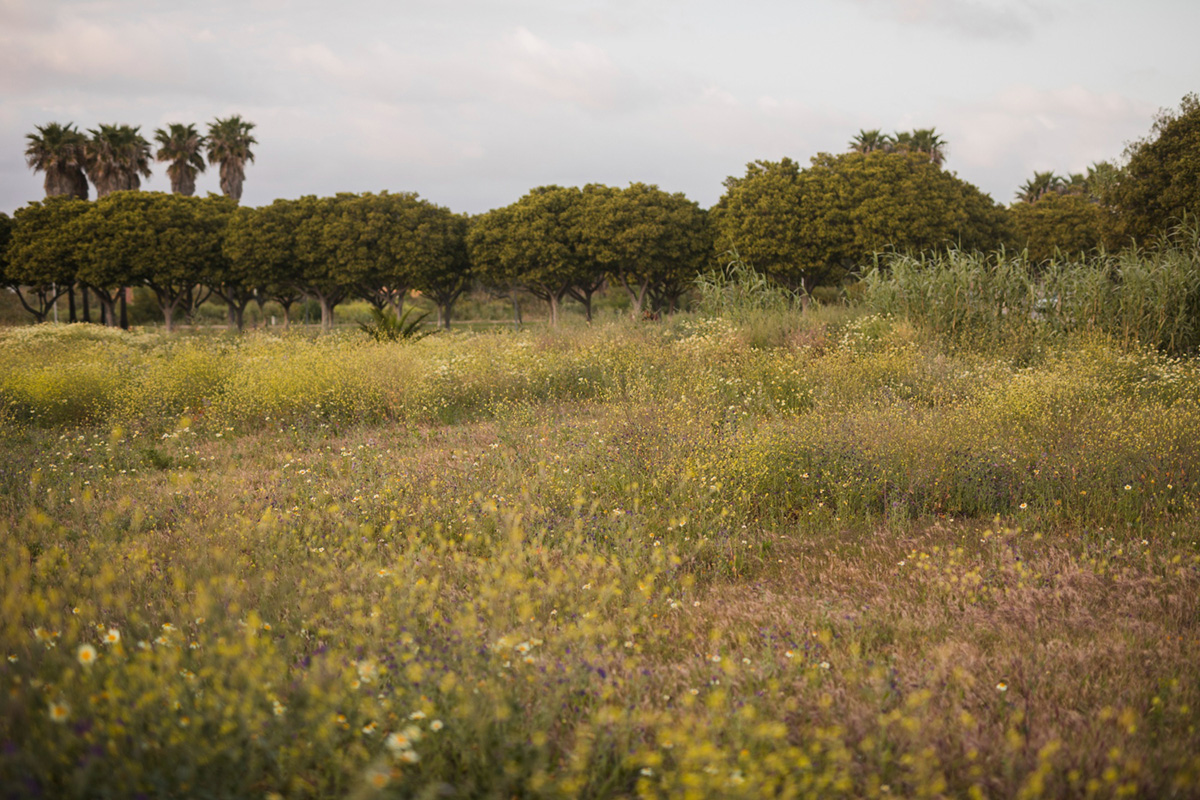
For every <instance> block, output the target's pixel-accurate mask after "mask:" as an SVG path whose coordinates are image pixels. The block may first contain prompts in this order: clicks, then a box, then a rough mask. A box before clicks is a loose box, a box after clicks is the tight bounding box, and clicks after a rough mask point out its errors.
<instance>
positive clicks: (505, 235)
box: [468, 186, 591, 325]
mask: <svg viewBox="0 0 1200 800" xmlns="http://www.w3.org/2000/svg"><path fill="white" fill-rule="evenodd" d="M581 206H582V193H581V192H580V190H579V189H578V188H564V187H561V186H541V187H538V188H536V189H533V190H531V191H530V192H529V193H528V194H526V195H525V196H524V197H522V198H521V199H520V200H518V201H517V202H515V203H513V204H511V205H508V206H505V207H503V208H498V209H494V210H492V211H489V212H488V213H486V214H483V215H481V216H479V217H476V218H475V220H474V221H473V224H472V226H471V230H470V233H469V234H468V246H469V248H470V253H471V261H472V263H474V264H475V265H476V267H477V268H478V270H479V273H480V276H481V277H482V278H483V279H484V280H485V281H487V282H488V283H491V284H492V285H495V286H501V287H512V286H520V287H521V288H523V289H525V290H526V291H528V292H529V293H530V294H532V295H533V296H534V297H537V298H539V299H541V300H544V301H546V303H548V304H549V306H550V324H551V325H557V324H558V311H559V306H560V305H561V303H562V299H563V297H564V296H565V295H566V294H567V292H568V291H569V290H570V289H571V288H572V287H573V286H576V285H577V284H579V283H581V279H586V274H585V272H586V270H587V269H588V268H589V267H590V266H591V265H590V264H589V263H588V262H587V261H585V259H584V258H583V253H582V248H581V246H580V240H579V225H578V216H579V214H580V212H581V210H582V208H581Z"/></svg>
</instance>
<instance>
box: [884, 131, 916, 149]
mask: <svg viewBox="0 0 1200 800" xmlns="http://www.w3.org/2000/svg"><path fill="white" fill-rule="evenodd" d="M888 138H889V139H891V143H890V145H889V146H888V152H890V153H907V152H909V151H911V150H912V149H913V135H912V134H911V133H910V132H908V131H896V132H895V133H893V134H892V135H891V136H890V137H888Z"/></svg>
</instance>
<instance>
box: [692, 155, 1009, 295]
mask: <svg viewBox="0 0 1200 800" xmlns="http://www.w3.org/2000/svg"><path fill="white" fill-rule="evenodd" d="M725 185H726V192H725V194H724V195H723V196H722V198H721V201H720V202H719V203H718V204H717V207H716V208H715V209H714V212H713V213H714V217H715V221H716V227H717V231H718V241H717V244H718V247H720V248H723V249H731V248H737V249H738V251H739V252H741V253H742V256H743V257H744V258H745V259H746V260H747V261H748V262H749V263H751V264H753V265H754V266H755V268H756V269H758V270H761V271H763V272H765V273H766V274H768V275H770V276H771V277H772V278H774V279H775V280H777V281H780V282H781V283H784V284H785V285H789V286H800V287H803V288H804V289H805V290H806V291H810V290H811V289H812V288H813V287H814V286H817V285H820V284H833V283H837V282H839V281H840V280H841V279H842V278H843V277H844V276H845V275H846V274H847V273H848V272H849V271H850V270H851V269H853V268H854V267H855V266H856V265H857V264H861V263H863V262H864V261H866V260H868V259H869V258H870V256H871V254H872V253H876V252H882V251H885V250H889V249H890V250H897V251H913V252H916V251H922V250H929V249H932V248H939V247H943V246H945V245H947V244H952V243H957V244H958V245H959V246H961V247H964V248H991V247H995V246H998V245H1000V244H1001V243H1003V242H1004V241H1006V240H1007V237H1008V232H1007V227H1006V225H1007V224H1006V220H1005V218H1004V211H1003V209H1002V208H1001V207H999V206H997V205H996V204H995V203H994V202H992V200H991V199H990V198H989V197H987V196H986V195H984V194H983V193H982V192H980V191H979V190H978V189H977V188H975V187H974V186H972V185H971V184H969V183H965V182H963V181H961V180H959V179H958V178H957V177H956V176H955V175H954V174H953V173H949V172H945V171H943V170H942V169H941V168H940V167H939V166H938V165H937V164H936V163H934V162H933V161H931V159H930V158H929V156H928V154H924V153H919V152H913V151H900V152H885V151H881V150H875V151H873V152H870V153H866V154H863V153H846V154H842V155H838V156H831V155H828V154H821V155H818V156H816V157H815V158H813V160H812V166H811V167H810V168H808V169H806V170H801V169H800V168H799V165H797V164H796V163H795V162H794V161H791V160H790V159H784V160H783V161H781V162H779V163H772V162H764V161H760V162H755V163H753V164H750V165H748V166H747V172H746V175H745V177H742V178H729V179H728V180H727V181H726V183H725Z"/></svg>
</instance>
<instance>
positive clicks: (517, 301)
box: [508, 289, 521, 330]
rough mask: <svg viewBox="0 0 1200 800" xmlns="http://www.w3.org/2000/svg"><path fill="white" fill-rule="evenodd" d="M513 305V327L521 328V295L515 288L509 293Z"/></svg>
mask: <svg viewBox="0 0 1200 800" xmlns="http://www.w3.org/2000/svg"><path fill="white" fill-rule="evenodd" d="M508 296H509V298H510V299H511V300H512V306H513V327H514V328H516V329H517V330H521V296H520V295H518V294H517V291H516V290H515V289H514V290H512V291H511V292H509V294H508Z"/></svg>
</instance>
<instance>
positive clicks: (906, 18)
mask: <svg viewBox="0 0 1200 800" xmlns="http://www.w3.org/2000/svg"><path fill="white" fill-rule="evenodd" d="M858 2H859V3H860V4H861V5H864V6H869V7H870V8H871V9H873V10H879V11H882V12H883V13H886V14H888V15H889V16H891V17H892V18H893V19H895V20H897V21H899V22H902V23H905V24H909V25H929V26H934V27H939V28H946V29H949V30H951V31H953V32H954V33H958V34H961V35H964V36H969V37H972V38H976V39H1005V40H1012V41H1028V40H1030V39H1032V38H1033V36H1034V34H1035V33H1036V30H1037V25H1038V23H1039V22H1042V21H1044V20H1045V19H1046V17H1047V12H1046V11H1045V9H1044V6H1041V7H1038V8H1036V9H1035V8H1034V7H1033V6H1032V5H1031V4H1029V3H1027V2H1020V3H1017V4H1013V3H1011V2H1008V3H1002V2H998V1H997V0H858Z"/></svg>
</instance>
